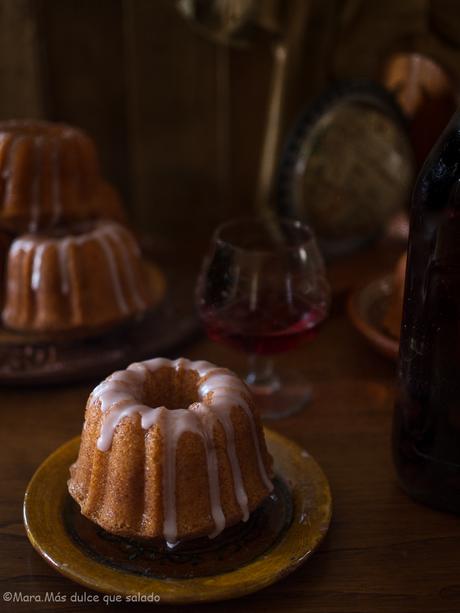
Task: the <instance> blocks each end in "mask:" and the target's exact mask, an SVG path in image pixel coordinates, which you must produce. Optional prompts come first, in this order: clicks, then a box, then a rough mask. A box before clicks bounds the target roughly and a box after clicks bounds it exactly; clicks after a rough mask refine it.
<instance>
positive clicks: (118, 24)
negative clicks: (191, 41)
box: [37, 0, 131, 205]
mask: <svg viewBox="0 0 460 613" xmlns="http://www.w3.org/2000/svg"><path fill="white" fill-rule="evenodd" d="M37 13H38V23H39V34H40V45H41V58H42V75H43V90H44V92H45V108H44V117H46V118H47V119H51V120H54V121H65V122H68V123H71V124H75V125H77V126H80V127H81V128H84V129H85V130H87V131H88V132H89V134H91V136H92V137H93V138H94V139H95V141H96V143H97V145H98V149H99V152H100V157H101V163H102V168H103V172H104V174H105V175H106V176H107V177H108V178H109V179H110V180H111V181H113V182H114V183H115V185H116V186H117V188H118V189H119V190H120V191H121V193H122V195H123V197H124V199H125V201H126V202H127V204H128V205H129V204H130V202H131V177H130V169H129V164H128V160H129V152H128V148H127V140H128V138H127V122H126V87H125V63H124V42H123V13H122V5H121V0H97V1H91V0H39V2H38V3H37Z"/></svg>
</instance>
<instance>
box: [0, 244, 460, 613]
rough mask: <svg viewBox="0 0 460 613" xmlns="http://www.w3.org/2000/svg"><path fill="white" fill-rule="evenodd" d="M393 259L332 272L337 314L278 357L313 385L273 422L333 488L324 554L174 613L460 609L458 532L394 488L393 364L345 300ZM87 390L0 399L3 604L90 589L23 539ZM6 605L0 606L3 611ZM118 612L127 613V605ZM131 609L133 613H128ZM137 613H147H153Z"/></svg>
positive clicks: (360, 259) (11, 393)
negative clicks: (363, 333)
mask: <svg viewBox="0 0 460 613" xmlns="http://www.w3.org/2000/svg"><path fill="white" fill-rule="evenodd" d="M397 255H398V250H397V249H394V248H392V247H391V246H388V245H385V244H382V245H380V246H378V247H375V248H373V249H370V250H368V251H366V252H361V253H358V254H355V255H354V256H349V257H348V258H344V259H342V260H341V261H340V262H336V263H335V264H333V265H332V266H331V267H330V271H329V272H330V278H331V280H332V283H333V287H334V304H333V310H332V314H331V317H330V319H329V320H328V321H327V322H326V323H325V324H324V327H323V328H322V329H321V331H320V333H319V335H318V337H317V339H316V340H315V341H314V342H313V343H311V344H310V345H307V346H305V347H303V348H300V349H298V350H296V351H293V352H291V353H289V354H287V355H285V356H282V357H281V358H280V360H279V361H280V364H281V365H283V366H285V367H288V368H289V367H296V368H298V369H300V370H301V371H302V372H303V373H304V374H305V377H307V378H309V379H310V380H311V381H312V383H313V384H314V398H313V401H312V403H311V405H310V406H308V407H307V408H306V409H305V410H304V411H303V412H302V413H299V414H298V415H295V416H292V417H290V418H288V419H285V420H283V421H281V422H276V423H272V424H270V425H271V427H274V428H275V429H276V430H278V431H279V432H281V433H282V434H284V435H287V436H289V437H291V438H292V439H293V440H295V441H296V442H298V443H300V444H301V445H302V446H304V447H305V448H306V449H308V451H310V452H311V454H312V455H313V456H314V457H315V458H316V459H317V460H318V461H319V463H320V464H321V466H322V467H323V469H324V470H325V472H326V474H327V476H328V478H329V480H330V484H331V487H332V492H333V501H334V516H333V522H332V526H331V529H330V532H329V534H328V536H327V537H326V540H325V542H324V543H323V545H322V546H321V548H320V549H319V551H318V552H317V553H316V554H315V555H314V556H313V558H312V559H311V560H309V561H308V562H307V563H306V564H305V565H304V566H303V567H301V568H300V569H299V570H297V571H296V572H295V573H294V574H293V575H291V576H290V577H288V578H286V579H284V580H282V581H280V582H279V583H278V584H275V585H273V586H272V587H270V588H268V589H266V590H264V591H262V592H259V593H258V594H254V595H252V596H249V597H246V598H244V599H241V600H238V601H235V602H227V603H219V604H213V605H209V606H200V607H193V606H192V607H187V608H182V609H181V608H179V607H170V608H169V610H171V611H179V610H183V611H191V612H192V611H193V612H195V611H196V612H197V613H198V611H200V612H201V611H221V612H226V611H228V612H230V611H235V610H241V611H267V610H269V611H277V610H286V611H292V612H296V613H297V612H298V613H301V612H302V613H304V612H305V611H310V612H312V613H348V612H349V613H352V612H353V613H369V612H371V611H372V612H373V613H395V612H397V613H424V612H436V613H454V612H457V611H458V610H460V580H459V575H458V568H459V564H460V523H459V521H458V518H457V517H455V516H453V515H448V514H444V513H441V512H437V511H433V510H431V509H429V508H426V507H423V506H420V505H418V504H416V503H414V502H412V501H411V500H410V499H409V498H408V497H407V496H406V495H405V494H404V493H403V492H402V491H401V490H400V488H399V486H398V484H397V482H396V478H395V474H394V470H393V466H392V462H391V457H390V428H391V415H392V406H393V385H394V372H395V365H394V364H393V363H391V362H389V361H386V360H385V359H384V358H381V357H380V356H379V355H377V354H375V353H374V351H373V350H372V349H371V348H370V347H368V345H367V344H366V342H365V341H364V340H363V339H362V338H361V337H360V336H359V335H358V333H357V332H356V331H355V330H354V328H353V327H352V326H351V324H350V322H349V321H348V319H347V318H346V316H345V300H346V296H347V293H348V291H349V290H350V289H351V288H353V287H357V286H359V285H361V284H362V283H365V282H366V281H369V280H371V279H373V278H375V277H376V276H378V275H381V274H382V273H384V272H386V271H388V270H390V269H391V268H392V266H393V264H394V263H395V261H396V258H397ZM183 354H184V355H186V356H188V357H190V358H192V359H197V358H203V359H209V360H212V361H215V362H216V363H219V364H223V365H226V366H229V367H230V368H234V369H244V359H243V358H242V356H240V355H239V354H237V353H234V352H232V351H230V350H228V349H226V348H225V347H223V346H218V345H214V344H212V343H210V342H209V341H207V340H204V339H203V340H201V341H199V342H197V343H195V344H193V345H192V346H188V347H184V348H183ZM92 385H93V384H91V383H88V384H87V385H80V386H74V387H61V388H49V389H37V390H19V389H10V390H8V389H3V390H2V391H1V409H2V415H1V419H2V428H1V430H0V475H1V479H2V482H1V488H0V538H1V541H0V551H1V555H0V599H1V592H4V591H7V590H9V591H14V590H21V591H22V593H23V594H41V595H44V594H45V593H46V592H47V591H54V592H55V593H57V592H58V591H60V592H61V593H63V594H66V595H68V598H69V599H70V596H71V595H72V594H74V593H78V594H79V595H80V597H81V598H83V592H84V590H83V589H80V588H78V587H77V586H75V585H73V584H72V583H71V582H70V581H68V580H66V579H64V578H62V577H60V576H59V575H58V574H57V573H56V572H55V571H53V570H52V569H51V568H50V567H48V565H47V564H46V563H45V562H44V561H43V560H42V559H41V558H40V557H39V556H38V554H36V553H35V551H34V550H33V549H32V547H31V546H30V545H29V543H28V541H27V538H26V536H25V534H24V529H23V526H22V517H21V505H22V497H23V492H24V489H25V487H26V485H27V482H28V480H29V478H30V476H31V475H32V474H33V472H34V470H35V469H36V467H37V466H38V464H39V463H40V462H41V461H42V460H43V459H44V458H45V457H46V456H47V455H48V454H49V453H50V452H51V451H53V449H55V448H56V447H57V446H58V445H60V444H61V443H63V442H65V441H66V440H67V439H69V438H70V437H72V436H74V435H75V434H77V433H78V432H79V431H80V428H81V423H82V418H83V408H84V404H85V400H86V397H87V394H88V393H89V391H90V389H91V388H92ZM2 604H3V603H2ZM118 608H119V609H120V610H131V609H130V608H129V607H127V606H126V605H124V606H123V607H121V608H120V607H118ZM2 610H5V611H9V610H11V611H15V612H16V611H20V612H24V613H26V612H28V611H35V610H36V611H38V610H39V611H43V612H48V611H84V610H91V611H101V612H102V611H107V608H106V606H105V605H98V606H95V607H92V606H91V607H90V606H89V605H84V604H81V603H80V604H72V603H71V602H70V601H69V602H68V603H66V605H62V604H58V603H55V604H54V605H53V604H52V603H42V604H40V605H32V604H26V603H23V604H19V603H16V604H14V605H11V606H10V607H9V608H8V607H4V609H2ZM132 610H135V609H134V607H132ZM141 610H152V609H151V608H150V609H147V607H145V608H142V607H141Z"/></svg>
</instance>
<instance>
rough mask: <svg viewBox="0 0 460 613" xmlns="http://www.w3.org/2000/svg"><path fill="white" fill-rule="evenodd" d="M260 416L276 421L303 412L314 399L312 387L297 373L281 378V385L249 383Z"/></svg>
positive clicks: (290, 373)
mask: <svg viewBox="0 0 460 613" xmlns="http://www.w3.org/2000/svg"><path fill="white" fill-rule="evenodd" d="M249 387H250V389H251V391H252V393H253V395H254V398H255V401H256V404H257V406H258V408H259V412H260V415H261V417H262V418H263V419H267V420H275V419H282V418H283V417H288V416H289V415H294V414H295V413H298V412H299V411H302V410H303V409H304V408H305V407H306V406H307V405H308V403H309V402H310V400H311V397H312V391H311V386H310V385H309V384H308V383H307V382H306V381H305V378H304V377H303V376H302V375H301V374H300V373H296V372H289V373H287V374H284V375H282V376H281V377H280V384H279V385H278V386H275V387H274V386H273V385H268V386H264V385H257V384H251V383H249Z"/></svg>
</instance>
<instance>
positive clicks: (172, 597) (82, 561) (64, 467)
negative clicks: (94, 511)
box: [24, 429, 332, 603]
mask: <svg viewBox="0 0 460 613" xmlns="http://www.w3.org/2000/svg"><path fill="white" fill-rule="evenodd" d="M265 434H266V438H267V445H268V448H269V451H270V453H271V454H272V456H273V459H274V469H275V474H276V475H277V477H276V479H275V490H274V492H273V494H272V495H271V496H270V497H269V498H268V499H267V501H266V502H265V503H264V504H263V505H262V506H261V508H260V509H258V510H257V511H255V512H254V513H253V514H251V517H250V518H249V520H248V522H246V523H243V522H242V523H241V524H239V525H238V526H235V527H233V528H229V529H228V530H225V531H224V532H223V533H222V534H221V535H220V536H219V537H217V538H216V539H213V540H211V539H207V538H206V539H198V540H196V541H191V542H190V543H188V544H186V543H184V544H183V546H182V545H178V546H177V547H175V548H174V549H173V550H168V549H166V548H160V547H158V546H157V547H154V546H153V544H152V543H150V544H149V542H148V541H142V542H141V541H135V540H133V539H124V538H121V537H116V536H113V535H110V534H108V533H107V532H105V531H103V530H102V529H100V528H98V527H97V526H96V525H95V524H93V523H92V522H90V521H89V520H86V519H85V518H84V517H82V515H81V514H80V512H79V511H78V508H77V506H76V505H75V504H74V503H73V501H72V499H71V498H70V496H69V494H68V492H67V479H68V475H69V466H70V465H71V464H72V462H74V461H75V459H76V456H77V453H78V447H79V442H80V439H79V437H77V438H74V439H72V440H71V441H69V442H68V443H66V444H65V445H63V446H62V447H60V448H59V449H57V450H56V451H55V452H54V453H53V454H51V455H50V456H49V457H48V458H47V459H46V460H45V461H44V462H43V464H42V465H41V466H40V467H39V468H38V470H37V472H36V473H35V475H34V476H33V477H32V479H31V481H30V483H29V486H28V488H27V491H26V495H25V499H24V523H25V526H26V530H27V535H28V537H29V540H30V542H31V543H32V545H33V546H34V548H35V549H36V550H37V551H38V553H40V555H42V556H43V558H44V559H45V560H46V561H47V562H48V563H49V564H50V565H51V566H53V567H54V568H55V569H56V570H57V571H58V572H60V573H62V574H63V575H65V576H66V577H68V578H69V579H72V580H73V581H76V582H77V583H80V584H82V585H84V586H86V587H88V588H91V589H94V590H97V591H99V592H105V593H109V594H119V595H121V596H123V597H125V598H127V597H129V596H131V597H132V596H133V595H139V594H141V595H144V596H149V597H153V598H155V597H156V601H160V602H162V603H192V602H205V601H216V600H224V599H229V598H237V597H239V596H243V595H245V594H249V593H251V592H255V591H257V590H260V589H262V588H264V587H266V586H268V585H270V584H272V583H274V582H275V581H278V580H279V579H281V578H282V577H284V576H286V575H287V574H289V573H291V572H292V571H293V570H295V569H296V568H297V567H298V566H299V565H300V564H302V563H303V562H304V561H305V560H306V559H307V558H308V557H309V556H310V555H311V554H312V553H313V551H314V550H315V549H316V548H317V547H318V545H319V544H320V542H321V541H322V539H323V537H324V536H325V534H326V532H327V530H328V527H329V523H330V519H331V508H332V505H331V493H330V489H329V484H328V481H327V479H326V477H325V475H324V473H323V471H322V470H321V468H320V467H319V466H318V464H317V463H316V462H315V460H314V459H313V458H312V457H311V456H310V455H309V454H308V453H307V452H306V451H305V450H303V449H302V448H301V447H299V446H298V445H296V444H295V443H293V442H292V441H290V440H289V439H286V438H285V437H283V436H281V435H279V434H277V433H275V432H273V431H271V430H268V429H266V430H265Z"/></svg>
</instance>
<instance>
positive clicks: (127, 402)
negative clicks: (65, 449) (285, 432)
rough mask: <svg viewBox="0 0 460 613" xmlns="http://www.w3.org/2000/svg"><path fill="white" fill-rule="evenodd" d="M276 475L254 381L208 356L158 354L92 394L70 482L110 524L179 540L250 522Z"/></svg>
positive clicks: (92, 514)
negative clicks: (255, 398)
mask: <svg viewBox="0 0 460 613" xmlns="http://www.w3.org/2000/svg"><path fill="white" fill-rule="evenodd" d="M271 476H272V462H271V457H270V455H269V454H268V452H267V449H266V445H265V440H264V435H263V429H262V426H261V422H260V418H259V416H258V413H257V411H256V410H255V407H254V403H253V399H252V395H251V392H250V391H249V389H248V388H247V387H246V385H245V384H244V383H243V382H242V381H241V380H240V379H239V378H238V377H237V376H236V375H235V374H234V373H232V372H231V371H229V370H226V369H223V368H218V367H217V366H215V365H213V364H210V363H209V362H203V361H198V362H191V361H189V360H186V359H183V358H180V359H178V360H175V361H170V360H167V359H164V358H156V359H153V360H149V361H146V362H141V363H136V364H131V366H129V367H128V368H127V369H126V370H124V371H119V372H115V373H113V374H112V375H111V376H110V377H108V378H107V379H106V380H105V381H103V382H102V383H101V384H100V385H99V386H98V387H97V388H96V389H95V390H94V391H93V392H92V394H91V395H90V397H89V399H88V403H87V407H86V415H85V422H84V426H83V432H82V437H81V445H80V451H79V455H78V459H77V461H76V462H75V464H73V466H72V467H71V470H70V479H69V483H68V486H69V492H70V494H71V495H72V497H73V498H74V499H75V500H76V501H77V502H78V504H79V505H80V508H81V512H82V513H83V515H85V516H86V517H88V518H89V519H91V520H92V521H94V522H95V523H97V524H98V525H100V526H101V527H103V528H104V529H106V530H107V531H109V532H112V533H114V534H120V535H124V536H132V537H141V538H156V539H164V540H165V541H166V542H167V543H169V544H171V545H174V544H176V543H177V542H178V541H181V540H184V539H190V538H195V537H200V536H206V535H207V536H209V537H211V538H213V537H215V536H217V535H218V534H220V533H221V532H222V530H224V529H225V528H227V527H230V526H233V525H235V524H236V523H238V522H239V521H241V520H243V521H246V520H247V519H248V517H249V514H250V513H251V512H252V511H253V510H254V509H255V508H256V507H258V506H259V505H260V504H261V502H262V501H263V500H264V499H265V498H266V497H267V496H268V495H269V494H270V492H271V490H272V488H273V485H272V482H271Z"/></svg>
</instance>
